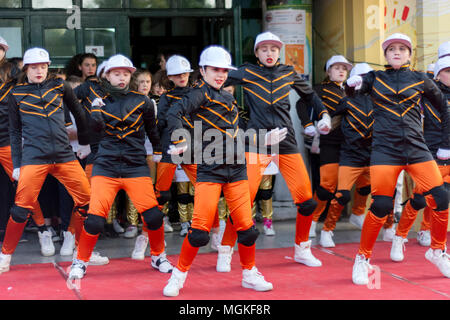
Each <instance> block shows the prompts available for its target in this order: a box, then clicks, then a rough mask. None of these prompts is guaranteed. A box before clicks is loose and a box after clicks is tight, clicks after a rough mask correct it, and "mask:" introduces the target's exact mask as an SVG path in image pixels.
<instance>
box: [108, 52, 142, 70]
mask: <svg viewBox="0 0 450 320" xmlns="http://www.w3.org/2000/svg"><path fill="white" fill-rule="evenodd" d="M112 69H127V70H128V71H130V72H131V73H134V72H135V71H136V68H135V67H134V66H133V62H131V60H130V59H128V58H127V57H125V56H124V55H121V54H116V55H114V56H112V57H111V58H109V59H108V63H107V65H106V67H105V73H108V72H109V71H111V70H112Z"/></svg>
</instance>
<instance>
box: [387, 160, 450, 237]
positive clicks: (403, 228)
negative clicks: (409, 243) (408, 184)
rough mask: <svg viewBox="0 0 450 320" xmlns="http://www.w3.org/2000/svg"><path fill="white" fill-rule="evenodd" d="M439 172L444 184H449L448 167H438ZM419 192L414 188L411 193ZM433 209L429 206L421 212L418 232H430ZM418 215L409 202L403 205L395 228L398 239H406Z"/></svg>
mask: <svg viewBox="0 0 450 320" xmlns="http://www.w3.org/2000/svg"><path fill="white" fill-rule="evenodd" d="M439 171H440V172H441V176H442V179H444V182H445V183H447V184H448V183H450V166H439ZM419 192H420V191H419V190H418V188H417V187H416V188H414V191H413V193H414V194H416V193H419ZM432 212H433V209H432V208H431V207H429V206H427V207H425V209H424V210H423V219H422V223H421V225H420V230H421V231H425V230H430V228H431V224H430V217H431V216H432ZM418 213H419V210H415V209H414V208H413V207H411V204H410V202H409V201H408V203H407V204H406V205H405V208H404V209H403V212H402V217H401V218H400V221H399V223H398V226H397V231H396V235H397V236H399V237H403V238H406V237H407V236H408V232H409V231H410V230H411V227H412V226H413V224H414V221H415V220H416V218H417V214H418Z"/></svg>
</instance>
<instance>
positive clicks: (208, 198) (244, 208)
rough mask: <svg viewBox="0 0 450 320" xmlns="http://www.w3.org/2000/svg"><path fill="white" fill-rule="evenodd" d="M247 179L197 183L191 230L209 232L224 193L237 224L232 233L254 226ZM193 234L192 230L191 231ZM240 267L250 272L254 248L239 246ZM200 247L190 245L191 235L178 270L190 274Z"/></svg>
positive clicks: (187, 240) (180, 259) (185, 242)
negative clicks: (231, 181)
mask: <svg viewBox="0 0 450 320" xmlns="http://www.w3.org/2000/svg"><path fill="white" fill-rule="evenodd" d="M248 190H249V185H248V181H247V180H242V181H237V182H233V183H225V184H221V183H213V182H198V183H196V184H195V196H194V214H193V217H192V224H191V229H197V230H202V231H206V232H208V233H209V232H210V230H211V227H212V226H213V223H214V220H215V219H216V216H217V205H218V203H219V198H220V195H221V192H222V191H223V195H224V197H225V200H226V201H227V204H228V206H229V208H230V216H231V219H232V220H233V223H234V225H233V226H234V228H233V230H236V231H245V230H248V229H250V228H251V227H252V226H253V220H252V207H251V201H250V194H249V192H248ZM190 232H191V230H190ZM238 248H239V256H240V261H241V266H242V268H243V269H251V268H253V266H254V265H255V245H254V244H253V245H252V246H245V245H242V244H240V243H239V244H238ZM198 250H199V248H198V247H194V246H192V245H191V243H190V241H189V235H188V236H187V237H186V238H185V239H184V241H183V245H182V247H181V253H180V257H179V259H178V264H177V268H178V269H179V270H180V271H183V272H185V271H188V270H189V269H190V267H191V265H192V262H193V261H194V258H195V256H196V255H197V252H198Z"/></svg>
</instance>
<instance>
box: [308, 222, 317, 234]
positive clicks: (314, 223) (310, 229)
mask: <svg viewBox="0 0 450 320" xmlns="http://www.w3.org/2000/svg"><path fill="white" fill-rule="evenodd" d="M316 225H317V222H316V221H313V222H312V223H311V228H309V237H310V238H315V237H316Z"/></svg>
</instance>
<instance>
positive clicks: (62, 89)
mask: <svg viewBox="0 0 450 320" xmlns="http://www.w3.org/2000/svg"><path fill="white" fill-rule="evenodd" d="M10 93H11V95H10V99H9V102H8V104H9V130H10V136H11V153H12V160H13V165H14V168H20V167H21V166H24V165H33V164H53V163H65V162H68V161H72V160H75V159H76V158H75V155H74V153H73V151H72V148H71V147H70V144H69V137H68V135H67V131H66V127H65V117H64V110H63V103H64V105H65V106H67V107H68V108H69V110H70V112H72V114H73V116H74V118H75V121H76V124H77V127H78V141H79V143H80V144H81V145H87V144H89V133H88V130H87V122H86V117H85V114H84V112H83V109H82V106H81V105H80V104H79V103H78V100H77V98H76V96H75V94H74V93H73V90H72V88H71V87H70V86H69V85H67V84H65V83H64V81H63V80H61V79H50V80H46V81H44V82H43V83H41V84H30V83H21V84H17V85H16V86H15V87H14V88H13V89H12V90H11V92H10ZM22 138H23V147H22Z"/></svg>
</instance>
